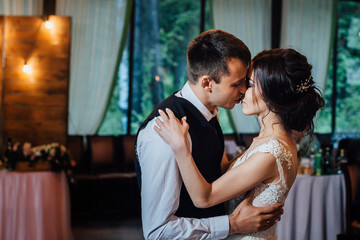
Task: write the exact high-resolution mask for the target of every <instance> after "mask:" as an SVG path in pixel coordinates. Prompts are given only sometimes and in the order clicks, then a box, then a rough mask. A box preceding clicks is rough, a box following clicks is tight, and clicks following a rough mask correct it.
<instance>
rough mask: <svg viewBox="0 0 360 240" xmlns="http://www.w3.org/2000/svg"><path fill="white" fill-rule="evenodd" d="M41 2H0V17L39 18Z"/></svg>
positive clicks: (26, 0) (1, 0)
mask: <svg viewBox="0 0 360 240" xmlns="http://www.w3.org/2000/svg"><path fill="white" fill-rule="evenodd" d="M43 5H44V4H43V0H0V15H7V16H14V15H19V16H41V15H42V14H43Z"/></svg>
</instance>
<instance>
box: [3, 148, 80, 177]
mask: <svg viewBox="0 0 360 240" xmlns="http://www.w3.org/2000/svg"><path fill="white" fill-rule="evenodd" d="M0 162H1V163H0V166H2V167H3V168H6V169H7V171H13V170H15V171H42V170H51V171H55V172H59V171H64V172H65V174H66V175H67V177H68V179H69V181H70V182H74V178H73V170H74V168H75V166H76V162H75V161H74V159H73V158H72V157H71V154H70V152H69V151H68V150H67V148H66V147H65V146H64V145H61V144H59V143H50V144H44V145H40V146H35V147H32V146H31V143H29V142H25V143H24V144H23V145H22V146H21V144H20V143H19V142H17V143H15V144H14V145H13V146H11V145H8V148H7V149H6V151H5V155H4V156H3V158H2V159H1V160H0Z"/></svg>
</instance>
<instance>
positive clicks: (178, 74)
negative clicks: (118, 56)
mask: <svg viewBox="0 0 360 240" xmlns="http://www.w3.org/2000/svg"><path fill="white" fill-rule="evenodd" d="M272 10H273V13H274V12H275V13H277V14H273V15H274V16H275V17H276V16H280V13H279V11H280V10H281V0H273V9H272ZM210 20H211V17H210V1H207V0H183V1H177V0H147V1H141V0H135V1H134V10H133V21H132V24H131V26H130V33H129V34H128V35H129V39H128V43H127V47H126V48H125V50H124V53H123V56H122V61H121V64H120V67H119V71H118V81H117V82H116V86H115V88H114V91H113V94H112V98H111V101H110V104H109V107H108V109H107V112H106V115H105V117H104V120H103V122H102V124H101V126H100V128H99V130H98V134H100V135H120V134H121V135H125V134H131V135H134V134H136V131H137V129H138V128H139V126H140V124H141V122H142V121H143V120H145V118H146V117H147V116H148V115H149V113H150V112H151V111H152V110H153V108H154V107H155V106H156V105H157V104H158V103H160V102H161V101H162V100H163V99H165V98H166V97H168V96H169V95H170V94H172V93H173V92H175V91H176V90H178V89H180V88H181V87H182V85H183V84H184V83H185V81H186V46H187V44H188V42H189V41H190V40H191V39H192V38H194V37H195V36H197V35H198V34H199V33H200V32H202V31H203V30H207V29H211V28H212V24H211V21H210ZM272 21H273V29H272V31H273V38H274V39H273V42H275V43H276V42H278V41H279V39H280V28H279V27H278V29H277V28H276V26H280V21H281V19H280V18H275V19H273V20H272ZM274 26H275V28H274ZM336 37H337V38H336V41H334V49H333V51H332V58H333V59H334V60H333V61H331V63H330V66H329V74H328V75H329V76H328V80H327V81H326V86H325V90H324V92H323V95H324V97H325V102H326V106H325V108H324V110H322V111H321V112H320V114H319V117H318V120H317V122H316V126H315V132H317V133H320V134H331V133H335V134H341V133H345V134H352V133H355V134H359V133H360V104H358V103H359V102H360V96H359V95H360V94H359V92H360V68H359V66H360V1H359V0H358V1H340V2H339V5H338V26H337V33H336ZM272 46H273V47H276V46H277V45H276V44H274V43H273V44H272ZM334 73H335V77H334ZM130 85H131V86H132V87H131V88H129V86H130ZM129 98H131V101H130V100H129ZM227 113H228V112H227V111H226V110H224V109H220V112H219V114H220V120H221V121H220V124H221V127H222V129H223V131H224V133H225V134H226V133H233V132H234V129H233V128H232V124H231V123H230V118H229V116H228V114H227ZM129 120H130V121H129Z"/></svg>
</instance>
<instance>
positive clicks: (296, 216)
mask: <svg viewBox="0 0 360 240" xmlns="http://www.w3.org/2000/svg"><path fill="white" fill-rule="evenodd" d="M345 199H346V191H345V180H344V176H343V175H328V176H318V177H316V176H307V175H298V176H297V178H296V180H295V182H294V184H293V186H292V188H291V190H290V192H289V195H288V197H287V199H286V202H285V207H284V214H283V216H282V217H281V220H280V222H279V223H278V226H277V229H276V234H277V236H278V240H289V239H291V240H300V239H301V240H336V235H337V234H339V233H344V232H345V203H346V202H345Z"/></svg>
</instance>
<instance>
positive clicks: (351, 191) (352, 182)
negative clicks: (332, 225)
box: [337, 139, 360, 240]
mask: <svg viewBox="0 0 360 240" xmlns="http://www.w3.org/2000/svg"><path fill="white" fill-rule="evenodd" d="M339 149H345V150H346V153H347V154H346V157H347V158H348V164H341V170H342V172H343V174H344V179H345V185H346V209H345V211H346V214H345V215H346V225H345V233H344V234H339V235H338V236H337V240H345V239H346V240H352V239H360V235H359V234H358V233H359V231H360V229H359V228H357V227H354V226H353V223H354V216H353V213H354V212H355V209H354V206H353V202H354V200H355V197H356V193H357V189H358V187H359V181H360V170H359V167H358V166H359V163H360V162H359V157H360V155H359V150H360V140H359V139H343V140H341V141H340V142H339Z"/></svg>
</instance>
